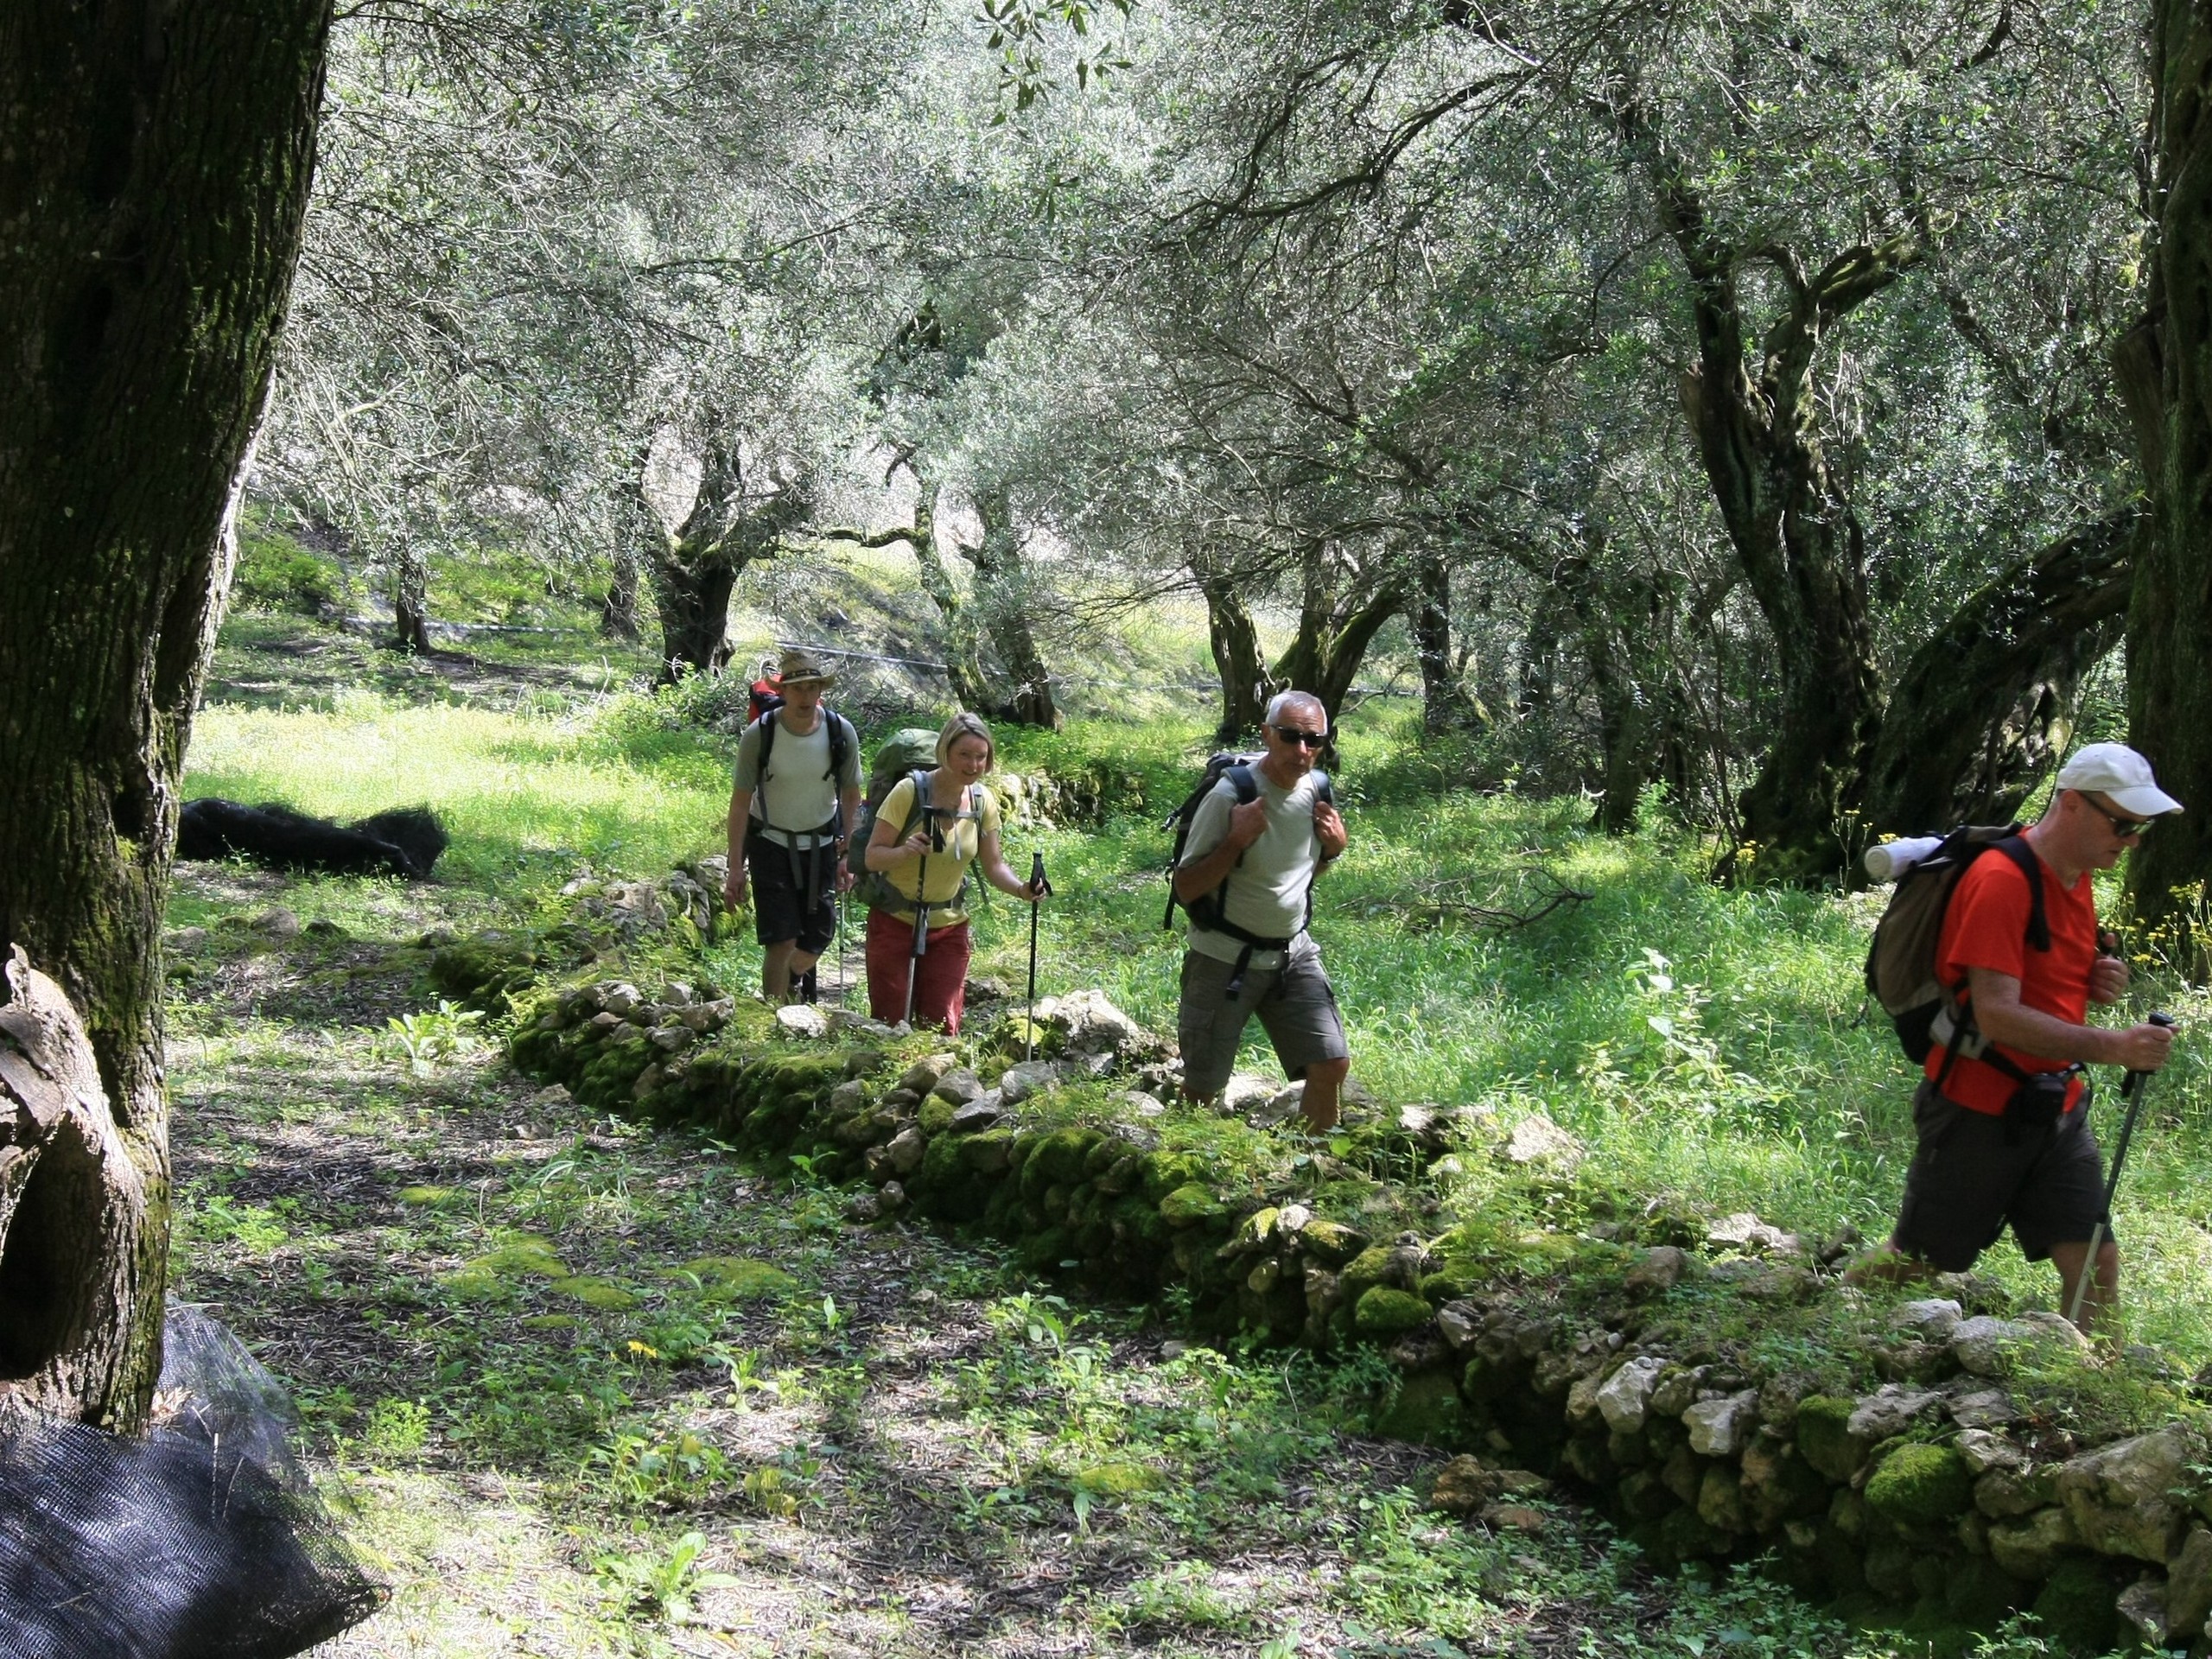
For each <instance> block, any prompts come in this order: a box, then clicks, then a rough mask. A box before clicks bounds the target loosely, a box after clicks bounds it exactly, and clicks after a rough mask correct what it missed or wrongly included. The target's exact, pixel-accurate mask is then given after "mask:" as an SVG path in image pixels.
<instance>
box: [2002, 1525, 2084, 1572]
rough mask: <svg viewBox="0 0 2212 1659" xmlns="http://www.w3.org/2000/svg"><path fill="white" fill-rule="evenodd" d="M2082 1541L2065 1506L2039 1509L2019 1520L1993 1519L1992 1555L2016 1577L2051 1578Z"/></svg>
mask: <svg viewBox="0 0 2212 1659" xmlns="http://www.w3.org/2000/svg"><path fill="white" fill-rule="evenodd" d="M2079 1543H2080V1540H2079V1539H2078V1538H2077V1537H2076V1536H2075V1532H2074V1523H2073V1522H2071V1521H2069V1520H2068V1519H2067V1516H2066V1511H2065V1510H2061V1509H2044V1510H2036V1511H2035V1512H2034V1513H2033V1514H2032V1515H2030V1516H2026V1517H2024V1519H2021V1520H2018V1521H1999V1522H1993V1524H1992V1525H1991V1527H1990V1529H1989V1557H1990V1559H1991V1560H1993V1561H1995V1562H1996V1563H1997V1565H1998V1566H1999V1567H2003V1568H2004V1569H2005V1571H2006V1572H2007V1573H2011V1574H2012V1576H2013V1577H2014V1578H2016V1579H2047V1578H2049V1577H2050V1570H2051V1568H2053V1567H2056V1566H2057V1565H2058V1562H2059V1560H2060V1558H2061V1557H2062V1556H2063V1555H2064V1554H2066V1553H2067V1552H2068V1551H2069V1550H2071V1549H2074V1548H2076V1547H2077V1546H2078V1545H2079Z"/></svg>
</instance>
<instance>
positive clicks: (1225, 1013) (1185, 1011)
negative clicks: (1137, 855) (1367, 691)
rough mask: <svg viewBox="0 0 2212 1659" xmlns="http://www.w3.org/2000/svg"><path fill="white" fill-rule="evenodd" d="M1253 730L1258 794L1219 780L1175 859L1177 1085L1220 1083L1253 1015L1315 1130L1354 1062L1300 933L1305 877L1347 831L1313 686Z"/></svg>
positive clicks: (1309, 882)
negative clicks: (1181, 911)
mask: <svg viewBox="0 0 2212 1659" xmlns="http://www.w3.org/2000/svg"><path fill="white" fill-rule="evenodd" d="M1261 735H1262V741H1264V742H1265V744H1266V746H1267V755H1266V758H1265V759H1263V760H1260V761H1258V762H1257V763H1256V764H1255V765H1254V766H1253V767H1252V768H1251V773H1252V781H1253V783H1254V785H1256V786H1257V789H1258V791H1259V792H1258V794H1257V796H1256V797H1255V798H1254V799H1252V800H1249V801H1245V802H1242V803H1240V802H1239V801H1238V800H1237V798H1236V797H1237V790H1236V785H1235V783H1234V782H1233V781H1232V780H1230V779H1228V778H1224V779H1222V780H1221V782H1220V783H1218V784H1217V785H1215V786H1214V788H1213V790H1212V791H1211V793H1210V794H1208V795H1207V796H1206V798H1205V799H1204V800H1202V801H1200V802H1199V803H1198V810H1196V811H1195V812H1193V813H1192V815H1191V829H1190V834H1189V835H1188V836H1186V837H1185V840H1184V843H1183V856H1182V858H1181V859H1180V860H1179V861H1178V862H1177V864H1176V866H1175V877H1174V880H1175V896H1176V898H1177V899H1179V900H1181V901H1182V903H1183V906H1184V907H1185V909H1187V910H1189V911H1190V912H1192V914H1191V936H1190V948H1189V950H1187V951H1186V952H1185V955H1184V957H1183V982H1182V997H1181V1001H1180V1003H1179V1007H1178V1009H1177V1012H1176V1020H1175V1026H1176V1035H1177V1038H1178V1039H1179V1043H1180V1046H1181V1048H1182V1051H1183V1092H1184V1093H1185V1095H1186V1096H1188V1097H1189V1098H1191V1099H1192V1100H1211V1099H1212V1098H1213V1097H1214V1096H1217V1095H1218V1094H1219V1093H1220V1092H1221V1090H1222V1089H1223V1087H1224V1085H1225V1084H1227V1083H1228V1081H1229V1076H1230V1071H1232V1070H1234V1069H1235V1066H1236V1050H1237V1047H1238V1046H1239V1044H1241V1043H1242V1042H1243V1037H1244V1027H1245V1024H1246V1022H1247V1021H1248V1020H1250V1019H1251V1017H1252V1016H1253V1015H1254V1014H1258V1015H1259V1017H1260V1023H1261V1024H1262V1026H1264V1027H1266V1028H1267V1033H1268V1040H1269V1041H1270V1042H1271V1043H1273V1044H1274V1051H1275V1058H1277V1059H1279V1060H1281V1062H1282V1069H1283V1074H1284V1075H1285V1076H1286V1077H1289V1078H1290V1079H1291V1080H1292V1081H1293V1082H1296V1081H1298V1080H1299V1079H1300V1078H1301V1077H1302V1078H1303V1079H1304V1080H1305V1084H1306V1089H1305V1093H1304V1098H1303V1099H1302V1100H1301V1102H1300V1114H1301V1115H1302V1116H1304V1118H1305V1120H1306V1128H1308V1129H1309V1130H1311V1131H1313V1133H1315V1134H1321V1133H1325V1131H1327V1130H1329V1129H1331V1128H1334V1127H1335V1125H1336V1122H1337V1102H1338V1096H1339V1095H1340V1094H1341V1092H1342V1090H1343V1088H1344V1078H1345V1077H1347V1076H1348V1075H1350V1073H1351V1050H1350V1048H1349V1047H1347V1046H1346V1045H1345V1042H1344V1021H1343V1020H1341V1019H1339V1018H1338V1014H1337V998H1336V993H1335V992H1334V991H1332V989H1331V988H1330V986H1329V976H1328V975H1327V974H1326V973H1325V972H1324V971H1323V969H1322V967H1321V948H1320V946H1319V945H1317V944H1314V943H1313V935H1312V934H1310V933H1308V932H1307V931H1306V914H1307V912H1308V909H1309V908H1310V897H1311V890H1312V888H1313V880H1314V878H1315V876H1316V875H1317V874H1319V872H1320V871H1321V870H1322V869H1323V868H1325V867H1326V866H1327V865H1328V864H1329V863H1330V862H1331V861H1333V860H1334V859H1336V858H1338V857H1339V856H1340V855H1342V854H1343V852H1344V844H1345V840H1346V836H1345V833H1344V819H1343V818H1342V817H1340V816H1339V815H1338V811H1337V809H1336V807H1335V805H1334V804H1332V802H1331V801H1329V800H1328V799H1327V798H1325V796H1324V795H1323V793H1322V790H1321V787H1320V783H1321V780H1320V779H1318V778H1317V777H1315V775H1314V772H1313V766H1314V762H1315V761H1316V760H1319V758H1320V753H1321V748H1322V746H1323V745H1324V744H1325V743H1326V742H1327V741H1328V738H1329V717H1328V711H1327V710H1326V709H1324V708H1323V707H1322V706H1321V701H1320V699H1319V698H1318V697H1316V696H1312V695H1311V694H1310V693H1307V692H1304V691H1285V692H1282V693H1281V694H1280V695H1279V696H1276V698H1275V699H1274V701H1273V702H1270V703H1269V704H1268V713H1267V723H1266V725H1265V726H1264V727H1263V728H1262V733H1261Z"/></svg>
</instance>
